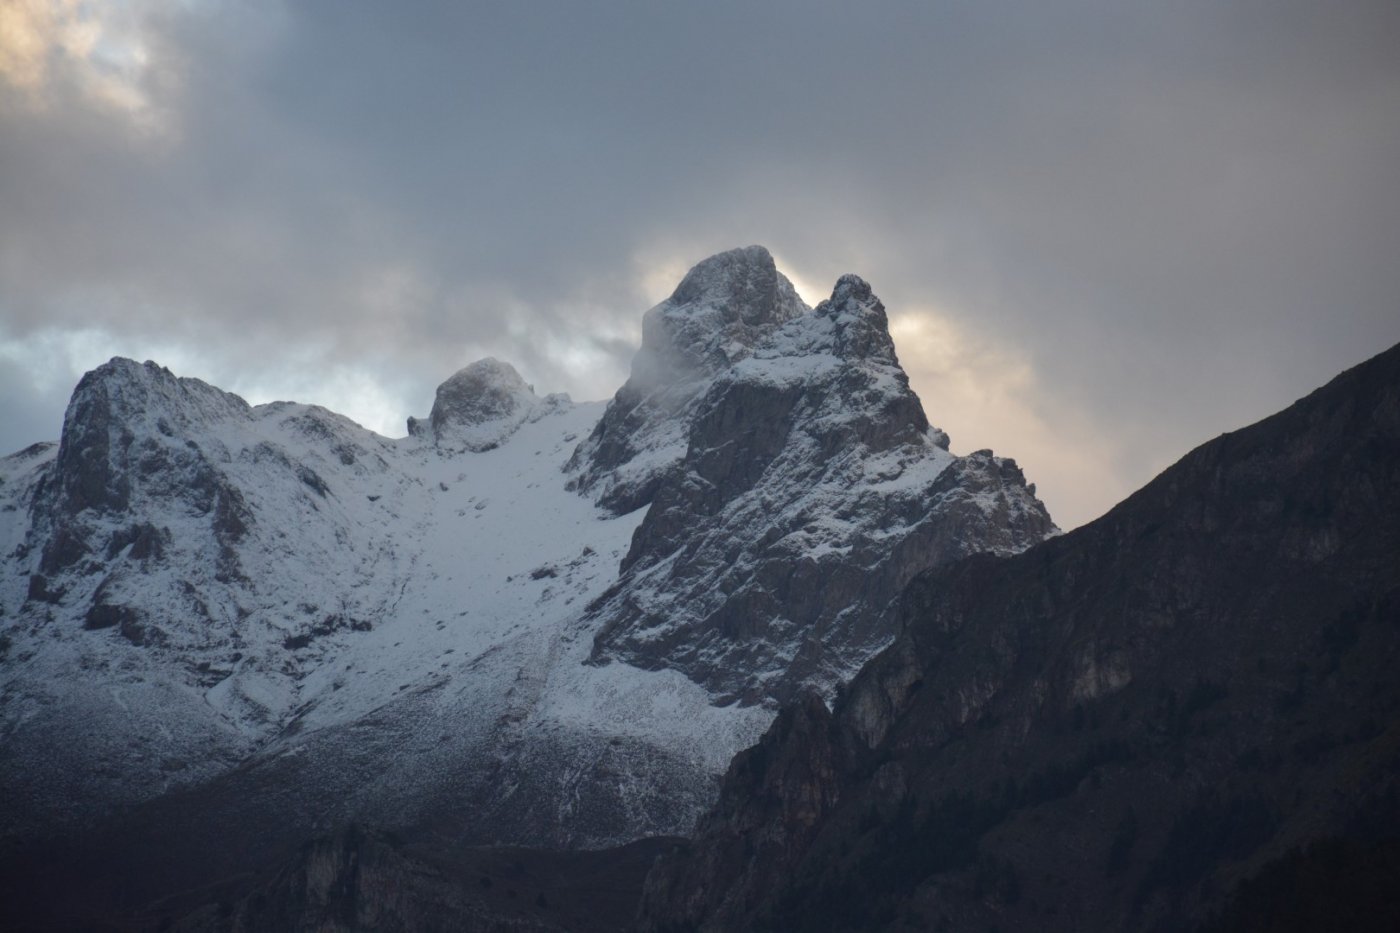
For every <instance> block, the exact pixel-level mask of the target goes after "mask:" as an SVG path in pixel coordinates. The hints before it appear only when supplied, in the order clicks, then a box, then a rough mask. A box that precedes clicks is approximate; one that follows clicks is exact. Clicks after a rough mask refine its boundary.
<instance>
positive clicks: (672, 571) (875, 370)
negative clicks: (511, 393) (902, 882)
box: [576, 275, 1055, 703]
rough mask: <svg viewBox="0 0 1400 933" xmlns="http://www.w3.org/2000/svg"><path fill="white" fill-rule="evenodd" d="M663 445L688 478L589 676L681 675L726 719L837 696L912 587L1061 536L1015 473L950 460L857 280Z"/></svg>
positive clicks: (761, 348)
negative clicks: (605, 669) (617, 672)
mask: <svg viewBox="0 0 1400 933" xmlns="http://www.w3.org/2000/svg"><path fill="white" fill-rule="evenodd" d="M614 404H616V400H615V402H614ZM621 424H622V426H624V427H625V426H626V422H621ZM668 427H669V428H670V429H671V430H672V431H674V432H676V435H677V436H676V437H675V439H674V440H673V444H674V448H673V449H674V450H675V451H677V454H676V459H675V460H673V461H669V462H668V464H667V468H666V469H665V470H664V471H657V472H656V473H655V474H653V475H654V485H653V486H652V487H651V488H650V489H649V490H648V494H649V499H650V501H651V508H650V510H649V511H648V512H647V515H646V517H645V518H644V519H643V521H642V523H641V525H640V526H638V528H637V531H636V533H635V534H634V535H633V538H632V546H631V548H630V550H629V551H628V554H627V556H626V558H625V559H624V561H623V564H622V570H623V574H622V577H621V578H620V579H619V581H618V583H617V584H616V585H615V586H614V587H613V588H612V589H611V590H609V592H608V593H606V594H604V596H603V597H602V598H601V599H600V600H599V601H598V602H597V603H596V604H595V605H594V606H592V607H591V610H592V611H593V612H594V613H596V616H597V617H598V620H599V628H598V635H597V636H596V638H595V641H594V652H593V660H594V661H595V662H598V663H604V662H607V661H610V660H623V661H626V662H628V663H631V664H634V665H637V666H640V667H644V668H652V667H669V668H673V669H677V670H680V671H682V672H683V673H685V674H687V675H688V676H689V677H691V678H692V679H694V680H696V681H697V682H699V683H701V684H702V685H704V686H705V687H706V688H707V689H709V690H711V691H712V692H713V693H714V694H715V696H716V698H717V700H719V701H720V702H728V701H734V700H737V701H739V702H741V703H770V702H773V701H776V700H782V699H786V698H789V697H791V696H793V695H795V693H796V692H798V691H800V690H802V689H805V688H807V687H816V688H818V689H820V690H831V689H832V688H834V686H835V685H836V684H837V683H840V682H841V681H842V680H843V679H845V678H846V677H849V676H850V674H851V673H853V672H854V670H855V668H856V667H857V666H858V665H859V663H860V661H861V660H863V659H864V658H866V657H869V655H870V654H871V653H873V652H874V651H875V650H877V649H878V648H879V647H880V646H882V645H883V644H885V643H886V642H887V641H888V640H889V639H890V638H891V637H892V635H893V632H894V629H893V628H892V619H891V617H890V616H889V614H888V613H887V612H886V611H885V607H886V606H887V605H888V603H889V602H890V600H891V599H893V597H894V596H895V594H897V593H898V592H899V590H900V589H901V588H902V587H903V585H904V584H905V583H906V582H907V581H908V580H909V579H910V577H911V576H912V575H913V574H914V573H916V572H917V571H919V570H922V569H924V568H926V567H929V566H934V565H937V564H941V563H945V562H948V561H952V560H955V559H957V558H959V557H963V556H965V555H967V554H970V553H975V552H978V551H993V552H997V553H1003V554H1010V553H1015V552H1017V551H1019V550H1022V549H1024V548H1026V547H1028V546H1030V545H1031V544H1035V543H1037V542H1039V541H1040V540H1042V539H1043V538H1044V537H1046V536H1047V535H1050V534H1053V533H1054V530H1055V527H1054V524H1053V523H1052V522H1051V521H1050V517H1049V515H1048V514H1047V513H1046V511H1045V507H1044V506H1043V505H1042V504H1041V503H1040V502H1039V501H1038V500H1037V499H1036V498H1035V495H1034V492H1033V491H1032V490H1031V489H1030V488H1028V487H1027V485H1026V483H1025V479H1024V477H1023V476H1022V475H1021V473H1020V471H1019V470H1018V469H1016V467H1015V465H1014V463H1009V462H1004V461H998V460H996V459H995V458H991V457H968V458H960V457H954V456H953V455H952V454H950V453H949V452H948V450H947V446H948V438H947V435H945V434H944V433H943V432H942V431H939V430H937V429H935V428H930V426H929V423H928V419H927V418H926V417H925V415H924V411H923V406H922V405H921V404H920V403H919V399H918V396H917V395H915V394H914V392H913V390H912V389H910V387H909V379H908V377H907V376H906V375H905V373H904V371H903V370H902V369H901V368H900V366H899V361H898V359H897V358H896V356H895V352H894V344H893V342H892V341H891V339H890V335H889V328H888V321H887V318H886V315H885V309H884V306H883V305H882V304H881V303H880V300H879V299H878V298H877V297H875V295H874V293H873V292H872V290H871V288H870V286H869V285H868V284H867V283H866V282H865V281H863V280H862V279H860V278H859V277H857V276H853V275H848V276H843V277H842V278H841V280H840V281H838V282H837V284H836V288H835V289H834V290H833V292H832V296H831V298H830V299H829V300H827V301H824V302H822V303H821V305H820V306H818V308H817V309H816V310H815V311H813V312H811V313H807V314H801V315H798V316H795V317H793V318H790V319H789V320H787V321H786V322H785V323H783V324H782V325H780V326H779V327H777V328H775V329H773V330H772V331H771V332H770V333H769V334H768V335H766V336H765V337H764V338H763V339H762V340H761V341H759V342H758V343H757V344H756V345H754V346H753V347H752V351H751V352H750V353H749V354H748V355H747V356H745V357H744V358H742V359H738V360H736V361H734V362H732V363H731V364H730V365H729V366H728V367H726V369H725V370H724V371H723V372H721V373H719V374H718V375H716V376H715V377H714V378H712V379H710V380H709V381H708V382H706V383H705V389H704V392H703V394H701V395H700V396H699V397H698V398H697V399H696V400H695V402H694V403H693V405H692V406H691V407H690V408H689V409H688V411H687V413H686V417H684V418H673V419H672V420H671V421H670V422H669V424H668ZM634 436H635V435H634ZM651 436H655V431H654V430H653V431H652V433H651ZM583 449H584V448H580V450H583ZM600 449H601V448H600ZM576 456H577V455H576ZM643 462H647V461H643ZM651 462H653V463H654V462H655V461H654V460H653V461H651ZM677 593H681V594H684V596H685V598H684V600H682V601H680V602H679V603H678V602H676V601H675V599H674V595H675V594H677ZM857 603H860V604H862V605H865V606H869V607H871V610H870V611H867V612H863V613H852V612H850V611H848V610H849V608H850V607H851V606H852V605H855V604H857Z"/></svg>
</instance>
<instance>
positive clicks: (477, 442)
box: [408, 357, 541, 451]
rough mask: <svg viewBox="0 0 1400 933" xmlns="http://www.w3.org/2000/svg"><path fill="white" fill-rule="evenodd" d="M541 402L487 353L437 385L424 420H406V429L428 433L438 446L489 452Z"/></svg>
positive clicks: (511, 369)
mask: <svg viewBox="0 0 1400 933" xmlns="http://www.w3.org/2000/svg"><path fill="white" fill-rule="evenodd" d="M540 402H541V400H540V398H539V397H538V396H537V395H535V390H534V387H533V386H531V385H529V384H528V383H526V382H525V380H524V379H522V378H521V376H520V373H518V372H516V370H515V367H514V366H511V365H510V364H509V363H503V362H501V361H500V360H498V359H494V358H492V357H487V358H486V359H482V360H477V361H476V362H475V363H472V364H471V365H469V366H466V367H464V368H463V369H459V370H458V371H457V372H455V373H453V374H452V376H451V377H449V378H448V379H447V381H445V382H443V383H442V385H440V386H438V388H437V396H436V398H435V399H434V400H433V410H432V413H431V414H430V415H429V416H428V420H427V422H426V423H425V422H423V421H420V420H419V419H417V418H410V419H408V431H409V433H410V434H412V435H414V436H417V437H426V436H431V438H432V440H433V442H434V443H436V444H437V445H438V446H439V447H446V448H452V449H457V450H472V451H482V450H490V449H492V448H494V447H496V446H497V445H499V444H500V443H501V441H503V440H505V439H506V438H507V437H509V436H510V435H511V434H513V433H515V430H516V429H517V428H519V427H520V425H521V424H523V423H525V421H526V420H528V419H529V417H530V416H531V414H532V413H533V412H534V411H535V409H536V408H537V407H539V405H540Z"/></svg>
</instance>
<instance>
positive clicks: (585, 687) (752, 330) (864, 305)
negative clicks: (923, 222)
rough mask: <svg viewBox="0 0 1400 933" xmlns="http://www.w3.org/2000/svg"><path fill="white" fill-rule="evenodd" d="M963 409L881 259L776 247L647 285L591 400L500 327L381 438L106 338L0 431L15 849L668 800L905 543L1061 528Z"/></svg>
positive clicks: (596, 832)
mask: <svg viewBox="0 0 1400 933" xmlns="http://www.w3.org/2000/svg"><path fill="white" fill-rule="evenodd" d="M947 446H948V443H947V438H946V436H945V435H943V434H942V432H939V431H938V430H937V429H935V428H931V427H930V426H929V424H928V421H927V419H926V417H925V415H924V412H923V409H922V407H921V405H920V403H919V401H918V399H917V398H916V397H915V396H914V395H913V393H912V392H911V391H910V390H909V388H908V381H907V379H906V378H905V376H904V373H903V372H902V370H901V369H900V367H899V364H898V361H897V358H896V357H895V354H894V349H893V346H892V344H891V343H890V339H889V335H888V330H887V326H886V320H885V315H884V310H883V307H882V306H881V305H880V303H879V301H878V300H877V299H876V298H875V297H874V295H873V294H871V292H870V289H869V287H868V286H867V285H865V283H864V282H862V281H860V280H859V279H857V278H855V277H845V278H843V279H841V281H840V282H838V284H837V286H836V289H835V291H834V292H833V295H832V297H831V299H830V300H829V301H826V302H823V303H822V304H821V305H820V306H819V307H818V308H817V309H815V310H812V309H808V308H807V307H806V306H805V305H803V304H802V302H801V300H800V299H799V298H798V297H797V295H796V292H795V291H794V290H793V289H792V286H791V284H790V283H789V282H788V281H787V280H786V278H784V277H783V276H782V275H781V274H780V273H779V272H778V271H777V269H776V267H775V266H774V263H773V260H772V257H771V256H770V255H769V254H768V252H767V251H766V250H763V249H762V248H759V247H750V248H747V249H742V250H735V251H731V252H729V253H723V254H720V255H719V256H716V257H712V258H711V259H708V260H706V261H704V262H702V263H700V264H699V265H698V266H696V267H695V269H693V270H692V271H691V272H690V273H689V274H688V275H687V276H686V277H685V279H684V280H683V281H682V283H681V284H680V286H679V287H678V288H677V289H676V291H675V293H674V294H673V295H672V296H671V297H670V298H668V299H667V300H666V301H665V302H662V303H661V304H660V305H658V306H657V307H656V308H653V309H652V310H651V311H649V312H647V314H646V316H645V317H644V319H643V345H642V348H641V350H640V351H639V353H638V355H637V358H636V361H635V363H634V366H633V370H632V374H631V376H630V378H629V379H628V381H627V383H626V385H624V386H623V387H622V389H621V390H619V392H618V393H617V395H616V396H615V397H614V398H613V399H612V400H611V401H610V402H608V403H607V404H606V405H604V404H601V403H584V404H577V403H574V402H572V401H571V400H570V399H568V398H567V397H566V396H562V395H549V396H543V397H541V396H539V395H537V394H536V393H535V391H534V389H533V388H532V387H531V386H529V385H528V384H526V383H525V381H524V380H523V379H522V378H521V377H520V375H519V374H518V373H517V372H516V371H515V370H514V369H513V368H512V367H511V366H509V365H508V364H506V363H502V362H500V361H496V360H483V361H479V362H476V363H473V364H472V365H470V366H468V367H466V368H465V369H463V370H461V371H460V372H458V373H456V374H455V375H453V376H451V377H450V378H449V379H448V380H447V381H445V382H444V383H443V384H442V385H441V386H440V387H439V388H438V391H437V394H436V398H435V400H434V403H433V406H432V410H431V413H430V415H429V416H428V417H427V418H413V419H410V420H409V423H408V435H407V436H406V437H404V438H398V439H389V438H384V437H380V436H378V435H376V434H374V433H372V432H370V431H367V430H365V429H363V428H361V427H359V426H358V425H356V424H354V423H353V422H351V421H350V420H348V419H346V418H344V417H342V416H339V415H336V414H334V413H332V412H329V411H327V410H325V409H322V408H318V407H316V406H307V405H299V404H294V403H288V402H277V403H272V404H269V405H259V406H250V405H248V404H246V403H245V402H244V401H243V400H241V399H239V398H238V397H237V396H234V395H232V394H229V393H226V392H223V391H221V390H219V389H217V388H214V387H212V386H209V385H206V384H204V383H202V382H199V381H198V380H194V379H187V378H179V377H177V376H175V375H173V374H172V373H170V372H169V371H168V370H165V369H163V368H162V367H160V366H158V365H156V364H154V363H145V364H138V363H135V362H133V361H130V360H122V359H115V360H112V361H111V362H110V363H107V364H105V365H103V366H101V367H99V368H98V369H96V370H94V371H92V372H91V373H88V374H87V375H86V376H84V378H83V379H82V381H81V382H80V383H79V385H78V387H77V389H76V390H75V391H74V394H73V398H72V401H71V403H70V405H69V408H68V411H67V413H66V416H65V420H64V426H63V432H62V436H61V439H60V441H59V443H58V444H57V445H35V446H34V447H31V448H29V449H27V450H25V451H21V452H20V453H19V454H16V455H13V456H11V457H8V458H5V459H4V460H3V461H0V515H4V516H5V520H4V521H3V523H0V554H3V555H4V558H3V561H0V613H2V614H0V626H3V638H0V657H3V660H0V730H2V731H0V736H3V739H2V740H0V827H3V839H0V864H3V865H4V866H6V868H7V869H8V874H9V876H10V877H11V878H12V879H19V878H29V879H33V878H34V877H35V876H36V875H42V874H43V872H42V871H40V870H39V869H38V868H36V866H42V865H70V864H79V863H82V864H87V865H90V866H91V865H100V866H103V867H101V868H93V869H91V870H90V871H88V872H86V875H87V876H88V877H87V878H86V880H87V881H93V882H94V883H97V882H100V883H102V884H106V885H108V887H110V888H112V889H113V890H119V892H120V893H119V895H112V896H114V897H119V898H120V899H122V901H123V903H125V904H127V905H128V906H135V905H137V904H139V903H140V902H141V899H142V898H143V897H148V896H149V897H154V896H156V895H157V894H159V893H160V892H161V891H162V890H177V889H183V887H194V886H198V885H199V884H202V883H206V882H208V881H209V880H210V879H213V878H218V877H227V876H233V875H237V874H239V873H241V872H246V871H249V870H253V869H254V868H258V867H260V866H261V867H265V866H267V865H271V864H274V863H275V862H276V861H277V860H278V859H281V858H283V857H290V855H291V854H292V853H294V852H295V851H297V850H298V847H300V846H302V845H303V844H304V843H305V842H306V840H308V839H310V838H313V837H315V836H318V835H322V834H324V833H327V832H330V831H332V830H334V829H335V828H336V827H340V826H344V825H346V824H347V823H349V822H352V821H355V822H359V823H362V824H365V825H367V826H369V827H377V828H382V829H392V830H394V831H395V832H397V833H399V834H401V835H402V837H403V838H406V839H409V840H413V841H415V843H419V842H424V841H425V840H428V841H431V843H432V845H433V846H436V847H437V850H438V851H443V852H447V851H457V850H460V849H462V848H463V847H471V846H477V845H482V844H499V843H518V844H531V845H544V846H554V847H564V848H569V847H592V846H606V845H616V844H620V843H624V842H627V841H630V840H633V839H637V838H640V837H643V836H648V835H664V834H673V833H677V832H684V831H686V830H688V829H689V828H690V827H691V825H693V821H694V819H695V817H696V816H697V815H698V814H699V813H700V812H702V811H703V810H704V808H705V807H706V806H707V805H708V804H709V803H711V802H712V801H713V799H714V794H715V793H716V790H717V787H718V780H719V776H720V775H721V774H722V773H723V770H724V768H725V766H726V765H727V763H728V761H729V759H730V758H731V757H732V755H733V754H734V753H735V752H736V751H738V750H739V749H741V748H743V747H745V746H746V745H748V744H750V743H752V742H753V741H754V740H755V739H756V738H757V737H758V736H759V735H760V734H761V733H762V731H763V729H764V728H765V727H766V726H767V725H768V723H769V722H770V721H771V720H772V718H773V716H774V714H775V711H776V709H777V706H778V704H779V703H780V702H781V701H782V700H784V699H786V698H788V697H791V696H795V695H798V694H799V693H800V692H801V691H803V690H807V689H816V690H818V691H822V692H824V693H828V694H830V693H831V692H832V691H834V690H835V689H836V688H837V686H838V685H839V684H840V682H841V681H842V680H843V679H844V678H845V677H847V676H849V675H850V674H851V673H853V672H854V671H855V670H856V669H857V668H858V667H859V666H860V664H861V663H862V662H863V661H864V660H865V659H867V658H868V657H869V656H870V655H871V654H873V653H874V652H875V651H876V650H878V649H879V648H880V647H882V646H883V645H884V644H886V643H887V642H888V641H889V639H890V638H892V637H893V635H894V632H895V629H894V620H893V617H892V614H891V612H890V601H891V600H892V598H893V597H894V595H895V594H896V593H897V592H898V590H899V588H900V587H901V586H902V585H903V583H904V582H905V581H906V580H907V579H909V578H910V577H911V576H912V575H913V574H914V573H916V572H917V571H919V570H920V569H923V568H924V567H927V566H933V565H936V564H940V563H944V562H948V561H952V560H955V559H957V558H961V557H963V556H965V555H967V554H969V553H972V552H976V551H982V550H990V551H993V552H996V553H1002V554H1008V553H1013V552H1015V551H1018V550H1021V549H1024V548H1026V547H1028V546H1030V545H1032V544H1034V543H1036V542H1038V541H1040V540H1042V539H1043V538H1045V537H1046V536H1047V535H1050V534H1053V533H1054V532H1055V529H1054V526H1053V524H1051V522H1050V519H1049V517H1048V515H1046V513H1045V510H1044V507H1043V506H1042V505H1041V504H1040V502H1039V501H1038V500H1037V499H1036V498H1035V495H1034V488H1033V487H1030V486H1027V485H1026V483H1025V481H1024V478H1023V476H1022V475H1021V472H1020V470H1019V469H1018V468H1017V467H1016V465H1015V464H1014V462H1012V461H1010V460H1005V459H1000V458H996V457H993V456H991V454H990V453H989V452H985V451H984V452H978V453H976V454H973V455H971V456H968V457H956V456H954V455H952V454H950V453H949V452H948V450H947ZM43 852H48V853H50V854H51V859H52V861H51V862H46V861H45V859H46V858H49V857H50V856H45V855H42V853H43ZM111 852H121V853H122V857H121V858H120V859H109V858H108V857H107V856H108V854H109V853H111ZM80 853H86V854H85V855H81V857H80ZM85 859H86V861H85ZM20 869H23V870H24V871H23V872H21V871H20ZM63 870H64V871H67V870H68V869H63ZM0 874H4V872H0ZM60 874H61V872H60ZM58 876H59V875H54V876H53V877H58ZM62 877H64V878H66V879H68V880H69V881H72V876H71V874H69V875H62ZM117 877H120V878H121V879H123V880H122V881H121V882H120V883H118V882H117V881H116V880H113V879H115V878H117ZM36 883H41V884H48V883H52V879H49V880H44V881H40V882H36ZM75 883H76V882H75ZM14 884H16V885H20V886H21V887H22V886H23V884H25V882H22V881H15V882H14ZM109 893H110V892H109Z"/></svg>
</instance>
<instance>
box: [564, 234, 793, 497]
mask: <svg viewBox="0 0 1400 933" xmlns="http://www.w3.org/2000/svg"><path fill="white" fill-rule="evenodd" d="M808 310H810V309H809V308H808V307H807V306H806V305H805V304H804V303H803V302H802V299H801V298H799V297H798V295H797V291H796V290H795V289H794V288H793V287H792V283H791V282H789V281H788V280H787V277H786V276H784V275H783V274H782V273H780V272H779V271H778V269H777V266H775V265H774V263H773V257H772V255H770V254H769V252H768V250H766V249H764V248H763V247H761V246H749V247H745V248H743V249H735V250H730V251H729V252H726V253H719V254H718V255H715V256H711V257H710V258H709V259H706V260H705V261H704V262H701V263H699V264H697V265H696V266H695V267H694V268H693V269H691V270H690V272H688V273H687V274H686V276H685V278H684V279H682V280H681V283H680V285H678V286H676V290H675V292H674V293H672V295H671V297H670V298H667V299H666V300H665V301H663V302H662V303H661V304H659V305H657V306H656V307H654V308H652V309H651V310H650V311H648V312H647V313H646V314H645V315H644V316H643V317H642V346H641V349H639V350H638V351H637V356H636V358H635V359H634V360H633V362H632V373H631V376H630V377H629V378H628V380H627V382H626V383H625V384H624V385H623V386H622V388H621V389H619V390H618V391H617V395H616V396H614V398H613V400H612V402H611V403H610V404H609V405H608V409H607V411H606V412H605V413H604V414H603V417H602V418H601V419H599V421H598V424H597V426H596V427H594V429H593V431H592V433H591V434H590V435H589V436H588V438H587V440H585V441H584V442H583V443H582V444H580V445H579V448H578V450H577V451H575V452H574V455H573V457H572V458H571V459H570V461H569V468H570V470H573V471H577V475H576V476H575V477H574V479H573V480H572V484H573V485H574V486H575V487H576V488H578V489H580V490H582V491H584V492H586V493H588V494H590V495H592V496H594V497H595V498H596V499H597V500H598V502H599V504H601V505H602V506H603V507H604V508H607V509H609V510H610V511H613V512H615V513H617V514H625V513H627V512H631V511H633V510H635V509H638V508H641V507H642V506H644V505H647V504H648V503H650V502H651V500H652V498H653V497H654V496H655V495H656V490H657V488H658V487H659V486H660V484H661V482H662V481H663V480H664V479H665V478H666V477H668V476H670V475H671V474H673V473H674V472H675V471H676V470H677V469H679V467H680V463H681V461H682V459H683V458H684V456H685V452H686V440H687V430H688V427H689V424H690V422H691V420H692V419H693V417H694V412H695V408H696V406H697V405H698V403H699V401H700V399H701V397H702V396H703V395H704V393H705V391H706V389H708V388H709V386H710V383H711V382H712V381H713V380H714V379H715V378H716V377H717V376H719V375H720V374H721V373H723V372H725V371H726V370H727V369H728V368H729V367H730V366H732V365H733V364H734V363H737V362H739V361H740V360H742V359H745V358H747V357H748V356H749V355H751V354H752V352H753V348H754V347H755V346H756V345H757V344H759V343H760V342H761V341H762V340H763V339H764V338H766V337H767V336H768V335H769V334H771V333H772V332H773V331H774V330H775V329H777V328H778V327H780V326H781V325H783V324H784V323H786V322H787V321H790V320H792V319H793V318H795V317H798V316H799V315H802V314H804V313H806V312H807V311H808Z"/></svg>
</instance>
